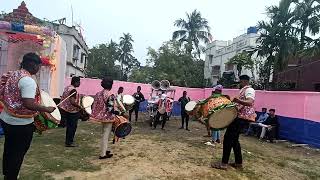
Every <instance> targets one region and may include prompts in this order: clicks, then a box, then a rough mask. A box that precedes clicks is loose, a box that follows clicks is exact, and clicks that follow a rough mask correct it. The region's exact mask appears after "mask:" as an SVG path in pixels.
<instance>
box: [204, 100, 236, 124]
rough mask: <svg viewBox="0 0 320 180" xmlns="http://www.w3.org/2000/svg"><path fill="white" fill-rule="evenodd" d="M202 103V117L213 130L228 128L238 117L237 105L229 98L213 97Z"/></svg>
mask: <svg viewBox="0 0 320 180" xmlns="http://www.w3.org/2000/svg"><path fill="white" fill-rule="evenodd" d="M201 103H202V115H203V117H204V118H206V119H207V121H208V124H209V126H210V127H211V128H213V129H223V128H226V127H227V126H228V125H229V124H231V123H232V122H233V120H234V119H235V118H236V117H237V114H238V110H237V108H236V105H235V104H234V103H232V102H231V101H230V100H229V99H228V98H227V97H225V96H220V97H211V98H209V99H206V100H205V101H204V102H201Z"/></svg>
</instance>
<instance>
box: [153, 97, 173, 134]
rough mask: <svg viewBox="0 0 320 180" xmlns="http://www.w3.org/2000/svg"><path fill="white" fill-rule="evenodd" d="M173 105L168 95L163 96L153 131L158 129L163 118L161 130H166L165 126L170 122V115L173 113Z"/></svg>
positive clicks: (159, 101) (159, 102)
mask: <svg viewBox="0 0 320 180" xmlns="http://www.w3.org/2000/svg"><path fill="white" fill-rule="evenodd" d="M171 105H172V103H171V101H170V99H169V98H167V95H166V94H162V95H161V98H160V99H159V100H158V111H157V114H156V117H155V123H154V126H153V129H156V128H157V125H158V123H159V121H160V118H161V117H162V126H161V129H162V130H164V125H165V124H166V122H167V120H168V115H169V113H170V112H171Z"/></svg>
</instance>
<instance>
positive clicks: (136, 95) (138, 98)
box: [129, 86, 145, 122]
mask: <svg viewBox="0 0 320 180" xmlns="http://www.w3.org/2000/svg"><path fill="white" fill-rule="evenodd" d="M133 97H134V98H135V102H134V106H133V108H132V109H131V110H130V111H129V121H130V122H131V115H132V113H133V111H134V114H135V120H136V122H137V121H138V114H139V107H140V103H141V102H143V101H145V98H144V96H143V94H142V93H141V86H138V87H137V92H135V93H134V94H133Z"/></svg>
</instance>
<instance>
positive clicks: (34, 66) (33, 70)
mask: <svg viewBox="0 0 320 180" xmlns="http://www.w3.org/2000/svg"><path fill="white" fill-rule="evenodd" d="M40 67H41V59H40V57H39V56H38V55H37V54H35V53H28V54H26V55H24V56H23V60H22V63H21V69H20V70H17V71H13V72H11V73H10V74H7V75H4V76H2V77H1V86H0V87H1V89H0V100H1V102H2V103H3V105H4V109H3V111H2V113H1V115H0V118H1V120H2V121H1V126H2V128H3V129H4V134H5V142H4V150H3V159H2V161H3V166H2V168H3V175H4V179H10V180H11V179H17V177H18V174H19V171H20V167H21V165H22V162H23V159H24V156H25V154H26V153H27V151H28V149H29V147H30V144H31V141H32V136H33V132H34V130H35V127H34V124H33V121H34V119H33V117H34V116H35V115H36V113H37V112H47V113H52V112H53V111H54V110H55V108H54V107H44V106H41V105H40V91H39V89H38V87H37V83H36V82H35V80H34V79H33V78H32V77H31V76H32V75H35V74H37V72H38V71H39V69H40Z"/></svg>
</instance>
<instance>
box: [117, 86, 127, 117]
mask: <svg viewBox="0 0 320 180" xmlns="http://www.w3.org/2000/svg"><path fill="white" fill-rule="evenodd" d="M123 90H124V88H123V87H119V89H118V92H117V109H116V110H117V111H119V114H124V113H126V108H125V107H124V105H123Z"/></svg>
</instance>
